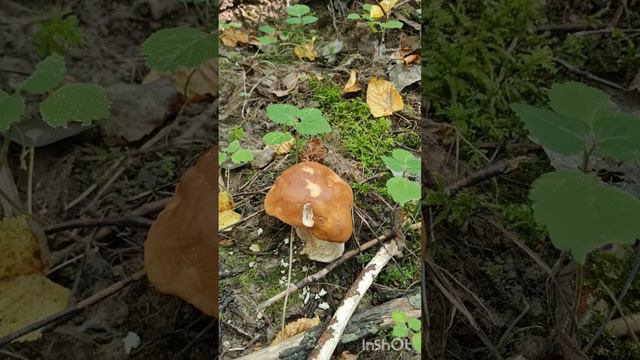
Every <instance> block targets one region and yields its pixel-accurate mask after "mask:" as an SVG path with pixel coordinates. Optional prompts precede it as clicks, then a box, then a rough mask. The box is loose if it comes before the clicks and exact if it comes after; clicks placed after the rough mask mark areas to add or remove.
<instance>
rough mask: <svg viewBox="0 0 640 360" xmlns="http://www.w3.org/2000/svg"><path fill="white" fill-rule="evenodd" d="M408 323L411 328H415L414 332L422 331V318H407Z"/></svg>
mask: <svg viewBox="0 0 640 360" xmlns="http://www.w3.org/2000/svg"><path fill="white" fill-rule="evenodd" d="M407 325H409V329H411V330H413V331H414V332H417V331H420V329H422V322H420V320H418V319H416V318H411V319H409V320H407Z"/></svg>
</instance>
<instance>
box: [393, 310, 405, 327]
mask: <svg viewBox="0 0 640 360" xmlns="http://www.w3.org/2000/svg"><path fill="white" fill-rule="evenodd" d="M391 319H393V322H394V323H396V324H404V322H405V321H407V314H406V313H405V312H404V311H400V310H394V311H392V312H391Z"/></svg>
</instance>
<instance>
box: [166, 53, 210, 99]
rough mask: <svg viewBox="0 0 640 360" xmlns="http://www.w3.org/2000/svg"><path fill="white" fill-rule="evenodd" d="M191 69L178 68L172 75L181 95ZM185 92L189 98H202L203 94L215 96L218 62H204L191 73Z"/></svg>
mask: <svg viewBox="0 0 640 360" xmlns="http://www.w3.org/2000/svg"><path fill="white" fill-rule="evenodd" d="M191 71H192V70H191V69H180V70H178V71H176V72H175V73H174V74H173V75H172V77H173V79H174V80H175V81H176V89H177V90H178V92H179V93H180V94H182V95H184V86H185V84H186V83H187V79H189V75H190V74H191ZM187 93H188V94H189V99H191V100H194V98H195V99H197V98H202V97H204V96H205V95H211V96H213V97H217V95H218V64H217V61H216V60H210V61H208V62H205V63H204V64H202V65H201V66H200V67H199V68H198V69H197V70H196V71H195V72H194V73H193V75H191V80H189V88H188V89H187Z"/></svg>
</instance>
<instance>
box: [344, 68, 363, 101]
mask: <svg viewBox="0 0 640 360" xmlns="http://www.w3.org/2000/svg"><path fill="white" fill-rule="evenodd" d="M360 89H361V87H360V82H358V75H357V73H356V71H355V70H351V74H350V75H349V80H348V81H347V83H346V84H345V85H344V88H343V89H342V95H344V94H349V93H354V92H358V91H360Z"/></svg>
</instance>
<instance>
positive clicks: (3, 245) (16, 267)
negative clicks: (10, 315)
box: [0, 216, 45, 322]
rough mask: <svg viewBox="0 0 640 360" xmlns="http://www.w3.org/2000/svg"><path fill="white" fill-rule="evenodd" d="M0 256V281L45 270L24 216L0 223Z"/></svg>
mask: <svg viewBox="0 0 640 360" xmlns="http://www.w3.org/2000/svg"><path fill="white" fill-rule="evenodd" d="M42 245H44V244H42ZM0 254H1V255H0V279H2V278H5V277H12V276H16V275H27V274H33V273H38V272H42V271H44V269H45V265H44V263H43V261H42V249H41V248H40V245H39V243H38V240H37V239H36V238H35V236H34V235H33V233H32V232H31V228H30V226H29V222H28V221H27V218H26V217H25V216H20V217H16V218H6V219H3V220H2V221H0ZM1 319H2V318H1V317H0V320H1ZM0 322H2V321H0Z"/></svg>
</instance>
